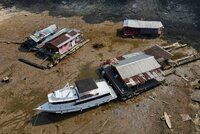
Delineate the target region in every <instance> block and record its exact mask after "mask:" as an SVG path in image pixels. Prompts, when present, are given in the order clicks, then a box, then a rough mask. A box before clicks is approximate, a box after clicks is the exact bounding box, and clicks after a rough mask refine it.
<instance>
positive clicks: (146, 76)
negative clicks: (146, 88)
mask: <svg viewBox="0 0 200 134" xmlns="http://www.w3.org/2000/svg"><path fill="white" fill-rule="evenodd" d="M158 76H162V73H161V70H160V69H159V68H157V69H154V70H151V71H149V72H145V73H142V74H139V75H136V76H133V77H131V78H126V79H124V80H123V81H124V82H125V83H126V85H127V86H128V87H132V86H135V85H138V84H141V83H144V82H146V81H148V80H150V79H154V78H157V77H158Z"/></svg>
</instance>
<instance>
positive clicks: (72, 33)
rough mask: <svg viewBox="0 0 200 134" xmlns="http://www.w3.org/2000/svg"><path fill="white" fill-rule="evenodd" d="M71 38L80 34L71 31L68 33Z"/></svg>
mask: <svg viewBox="0 0 200 134" xmlns="http://www.w3.org/2000/svg"><path fill="white" fill-rule="evenodd" d="M68 34H69V35H70V36H74V35H76V34H78V33H77V32H76V31H74V30H72V31H70V32H69V33H68Z"/></svg>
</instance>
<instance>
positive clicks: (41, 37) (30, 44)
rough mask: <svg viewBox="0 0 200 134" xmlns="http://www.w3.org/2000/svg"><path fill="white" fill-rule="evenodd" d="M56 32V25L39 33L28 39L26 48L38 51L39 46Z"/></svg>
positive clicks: (25, 44)
mask: <svg viewBox="0 0 200 134" xmlns="http://www.w3.org/2000/svg"><path fill="white" fill-rule="evenodd" d="M56 31H57V26H56V25H55V24H53V25H51V26H49V27H47V28H45V29H43V30H40V31H37V32H35V33H34V34H33V35H31V36H29V37H28V38H27V40H26V42H25V43H24V47H26V48H28V49H29V51H33V50H38V49H37V46H38V45H40V44H41V43H42V42H44V41H45V40H47V39H48V38H49V37H51V36H52V35H53V34H55V33H56Z"/></svg>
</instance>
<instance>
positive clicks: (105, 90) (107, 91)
mask: <svg viewBox="0 0 200 134" xmlns="http://www.w3.org/2000/svg"><path fill="white" fill-rule="evenodd" d="M116 98H117V95H116V93H115V92H114V90H113V89H112V87H110V86H109V85H108V84H107V82H106V81H104V80H98V81H95V80H93V79H84V80H79V81H76V82H75V86H73V85H69V84H67V85H66V86H65V87H64V88H62V89H60V90H57V91H53V92H52V93H50V94H48V102H46V103H44V104H42V105H41V106H39V107H38V108H36V110H38V111H41V112H49V113H61V114H62V113H70V112H76V111H82V110H84V109H88V108H91V107H95V106H99V105H100V104H103V103H106V102H109V101H111V100H114V99H116Z"/></svg>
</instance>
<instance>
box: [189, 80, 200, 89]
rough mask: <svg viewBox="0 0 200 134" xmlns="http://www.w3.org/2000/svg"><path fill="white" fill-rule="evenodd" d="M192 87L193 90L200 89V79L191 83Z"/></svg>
mask: <svg viewBox="0 0 200 134" xmlns="http://www.w3.org/2000/svg"><path fill="white" fill-rule="evenodd" d="M190 86H191V87H192V88H193V89H200V79H196V80H194V81H192V82H190Z"/></svg>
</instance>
